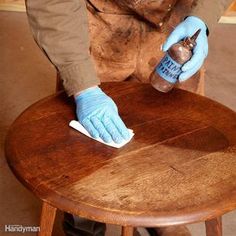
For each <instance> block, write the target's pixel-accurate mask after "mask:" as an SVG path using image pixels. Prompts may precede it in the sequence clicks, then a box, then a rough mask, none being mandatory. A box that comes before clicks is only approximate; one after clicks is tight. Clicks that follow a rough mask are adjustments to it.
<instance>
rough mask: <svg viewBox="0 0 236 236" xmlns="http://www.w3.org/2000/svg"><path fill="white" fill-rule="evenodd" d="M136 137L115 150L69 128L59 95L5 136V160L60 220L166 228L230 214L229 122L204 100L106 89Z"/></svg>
mask: <svg viewBox="0 0 236 236" xmlns="http://www.w3.org/2000/svg"><path fill="white" fill-rule="evenodd" d="M102 88H103V90H104V91H105V92H106V93H107V94H108V95H109V96H111V97H112V98H113V99H114V101H115V102H116V104H117V106H118V108H119V113H120V115H121V117H122V119H123V120H124V122H125V124H126V125H127V126H128V127H129V128H131V129H133V130H134V133H135V136H134V138H133V139H132V140H131V142H130V143H128V144H127V145H126V146H124V147H123V148H121V149H115V148H112V147H108V146H105V145H104V144H101V143H99V142H96V141H94V140H91V139H89V138H87V137H86V136H84V135H82V134H80V133H79V132H77V131H76V130H74V129H72V128H70V127H69V126H68V124H69V121H70V120H72V119H75V105H74V103H73V100H72V99H70V98H68V97H67V96H66V95H65V93H63V92H61V93H58V94H56V95H52V96H50V97H47V98H45V99H43V100H41V101H39V102H37V103H36V104H34V105H32V106H31V107H29V108H28V109H27V110H26V111H25V112H23V113H22V114H21V115H20V116H19V117H18V119H17V120H16V121H15V122H14V123H13V125H12V126H11V128H10V130H9V133H8V136H7V140H6V157H7V160H8V163H9V166H10V167H11V169H12V171H13V172H14V173H15V175H16V176H17V178H18V179H19V180H20V181H21V182H22V183H23V184H24V185H25V186H26V187H27V188H28V189H30V190H31V191H32V192H33V193H35V194H36V195H37V196H38V197H39V198H40V199H42V200H43V201H46V202H48V203H50V204H51V205H52V206H54V207H57V208H59V209H61V210H63V211H67V212H70V213H73V214H77V215H80V216H83V217H86V218H89V219H94V220H97V221H102V222H106V223H111V224H120V225H133V226H146V227H147V226H165V225H175V224H182V223H192V222H198V221H203V220H207V219H211V218H213V217H216V216H219V215H221V214H223V213H225V212H228V211H231V210H233V209H235V208H236V146H235V144H236V114H235V112H233V111H232V110H230V109H229V108H227V107H225V106H223V105H221V104H219V103H217V102H215V101H212V100H210V99H208V98H206V97H202V96H199V95H196V94H192V93H189V92H187V91H183V90H178V89H174V90H173V91H171V92H169V93H167V94H162V93H159V92H158V91H156V90H155V89H154V88H152V87H151V86H150V85H148V84H140V83H127V82H122V83H104V84H103V85H102Z"/></svg>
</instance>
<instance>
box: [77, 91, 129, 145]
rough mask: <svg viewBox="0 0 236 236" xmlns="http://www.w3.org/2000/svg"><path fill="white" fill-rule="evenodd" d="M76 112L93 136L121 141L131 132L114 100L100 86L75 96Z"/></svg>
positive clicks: (106, 140) (108, 140) (110, 140)
mask: <svg viewBox="0 0 236 236" xmlns="http://www.w3.org/2000/svg"><path fill="white" fill-rule="evenodd" d="M75 103H76V114H77V118H78V120H79V122H80V123H81V124H82V125H83V126H84V128H85V129H86V130H87V131H88V132H89V134H90V135H91V136H92V137H93V138H98V137H100V138H101V139H102V140H103V141H104V142H107V143H109V142H112V141H114V142H115V143H121V142H122V141H123V139H124V140H127V139H129V137H130V134H129V131H128V129H127V128H126V126H125V124H124V123H123V121H122V120H121V118H120V116H119V114H118V109H117V106H116V104H115V103H114V101H113V100H112V99H111V98H110V97H108V96H107V95H106V94H105V93H104V92H103V91H102V90H101V89H100V88H99V87H93V88H89V89H86V90H84V91H82V92H81V93H80V94H79V95H78V96H75Z"/></svg>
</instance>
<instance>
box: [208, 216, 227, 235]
mask: <svg viewBox="0 0 236 236" xmlns="http://www.w3.org/2000/svg"><path fill="white" fill-rule="evenodd" d="M205 225H206V235H207V236H222V235H223V233H222V218H221V216H220V217H217V218H214V219H212V220H208V221H206V222H205Z"/></svg>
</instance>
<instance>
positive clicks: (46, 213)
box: [38, 202, 57, 236]
mask: <svg viewBox="0 0 236 236" xmlns="http://www.w3.org/2000/svg"><path fill="white" fill-rule="evenodd" d="M56 211H57V208H55V207H53V206H51V205H49V204H48V203H46V202H43V206H42V212H41V217H40V232H39V233H38V236H51V235H52V230H53V225H54V220H55V216H56Z"/></svg>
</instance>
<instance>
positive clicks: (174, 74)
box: [156, 53, 182, 84]
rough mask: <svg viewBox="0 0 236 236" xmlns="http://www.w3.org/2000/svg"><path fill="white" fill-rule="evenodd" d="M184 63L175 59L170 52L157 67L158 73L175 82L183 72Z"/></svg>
mask: <svg viewBox="0 0 236 236" xmlns="http://www.w3.org/2000/svg"><path fill="white" fill-rule="evenodd" d="M181 67H182V65H181V64H179V63H177V62H176V61H174V60H173V59H172V58H171V57H170V55H169V54H168V53H166V55H165V56H164V57H163V59H162V60H161V62H160V63H159V65H158V66H157V67H156V73H157V74H159V75H160V76H161V77H162V78H163V79H164V80H166V81H168V82H170V83H172V84H175V83H176V82H177V79H178V77H179V75H180V74H181V72H182V70H181Z"/></svg>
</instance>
